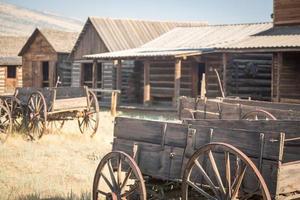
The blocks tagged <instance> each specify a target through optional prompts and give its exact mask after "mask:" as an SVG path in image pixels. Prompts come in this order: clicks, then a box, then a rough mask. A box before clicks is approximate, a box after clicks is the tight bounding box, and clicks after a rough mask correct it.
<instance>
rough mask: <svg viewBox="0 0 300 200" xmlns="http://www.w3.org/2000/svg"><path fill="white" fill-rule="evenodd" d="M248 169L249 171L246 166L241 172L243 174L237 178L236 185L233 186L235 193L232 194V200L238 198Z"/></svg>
mask: <svg viewBox="0 0 300 200" xmlns="http://www.w3.org/2000/svg"><path fill="white" fill-rule="evenodd" d="M246 169H247V166H246V165H245V166H244V167H243V168H242V170H241V174H240V175H239V176H238V177H237V181H236V184H235V185H234V186H233V187H234V191H233V193H232V198H236V196H237V194H238V192H239V190H240V187H241V184H242V181H243V178H244V176H245V173H246Z"/></svg>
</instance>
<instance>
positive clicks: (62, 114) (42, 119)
mask: <svg viewBox="0 0 300 200" xmlns="http://www.w3.org/2000/svg"><path fill="white" fill-rule="evenodd" d="M3 101H4V102H5V104H6V105H7V108H8V109H9V110H10V111H11V113H12V119H13V124H14V127H16V128H18V127H20V126H21V125H22V124H23V125H24V126H25V128H26V130H27V133H28V135H29V137H30V138H31V139H39V138H40V137H42V135H43V134H44V133H45V132H46V130H47V129H48V126H49V124H50V123H54V122H58V128H62V126H63V125H64V122H65V121H66V120H73V119H76V118H77V119H78V126H79V129H80V131H81V132H82V133H84V132H88V133H89V134H91V136H93V135H94V134H95V133H96V131H97V128H98V123H99V104H98V100H97V98H96V96H95V94H94V93H93V92H92V91H90V90H89V89H88V88H87V87H58V88H17V89H16V92H15V94H14V95H13V96H11V97H5V98H3ZM56 126H57V125H56Z"/></svg>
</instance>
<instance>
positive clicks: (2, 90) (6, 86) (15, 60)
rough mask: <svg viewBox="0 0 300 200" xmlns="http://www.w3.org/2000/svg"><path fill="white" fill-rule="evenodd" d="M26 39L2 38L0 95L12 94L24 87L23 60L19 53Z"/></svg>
mask: <svg viewBox="0 0 300 200" xmlns="http://www.w3.org/2000/svg"><path fill="white" fill-rule="evenodd" d="M25 41H26V38H25V37H16V36H0V94H1V95H2V94H12V93H13V92H14V91H15V88H16V87H22V58H21V57H19V56H18V53H19V51H20V50H21V48H22V46H23V45H24V44H25Z"/></svg>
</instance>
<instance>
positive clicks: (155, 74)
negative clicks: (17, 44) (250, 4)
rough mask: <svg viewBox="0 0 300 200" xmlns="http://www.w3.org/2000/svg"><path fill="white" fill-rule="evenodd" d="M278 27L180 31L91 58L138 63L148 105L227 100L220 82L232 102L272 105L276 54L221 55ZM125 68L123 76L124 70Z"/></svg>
mask: <svg viewBox="0 0 300 200" xmlns="http://www.w3.org/2000/svg"><path fill="white" fill-rule="evenodd" d="M272 27H273V24H272V23H257V24H237V25H210V26H202V27H180V28H175V29H173V30H171V31H169V32H168V33H166V34H164V35H162V36H160V37H158V38H156V39H155V40H153V41H150V42H149V43H146V44H145V45H142V46H141V47H139V48H136V49H130V50H124V51H119V52H112V53H102V54H94V55H87V56H85V58H86V59H94V60H95V59H96V60H97V59H99V60H105V59H106V60H134V61H135V68H134V70H135V74H136V76H134V78H133V79H132V81H133V82H134V83H135V86H134V87H133V88H134V92H133V93H134V94H135V97H136V98H137V101H138V102H139V103H144V104H145V105H147V104H164V105H170V104H173V106H176V105H177V100H178V97H179V96H181V95H184V96H190V97H196V96H199V95H201V92H203V91H204V90H205V91H206V97H210V98H214V97H218V96H222V93H221V91H222V90H221V89H220V88H221V87H220V84H219V82H221V84H222V83H223V84H222V88H223V90H224V91H223V92H224V93H225V95H226V96H229V95H234V96H241V97H251V98H253V99H263V100H266V99H270V94H271V65H272V54H270V53H269V54H265V53H249V54H248V53H243V54H239V53H236V52H233V53H223V52H222V51H219V52H217V51H216V49H220V48H222V47H225V46H228V45H230V44H235V43H238V42H239V41H242V40H244V39H245V38H248V37H249V36H251V35H254V34H257V33H260V32H262V31H266V30H268V29H270V28H272ZM119 68H120V70H122V66H121V64H120V66H119ZM215 71H217V72H218V75H219V77H220V81H219V80H218V75H217V73H216V72H215ZM204 74H205V76H204ZM117 79H118V78H117ZM119 79H120V78H119Z"/></svg>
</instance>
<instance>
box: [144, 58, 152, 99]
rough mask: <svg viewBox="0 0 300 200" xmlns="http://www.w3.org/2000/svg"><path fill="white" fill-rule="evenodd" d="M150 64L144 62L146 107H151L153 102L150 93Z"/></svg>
mask: <svg viewBox="0 0 300 200" xmlns="http://www.w3.org/2000/svg"><path fill="white" fill-rule="evenodd" d="M150 90H151V88H150V62H149V61H144V105H149V104H150V101H151V93H150Z"/></svg>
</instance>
